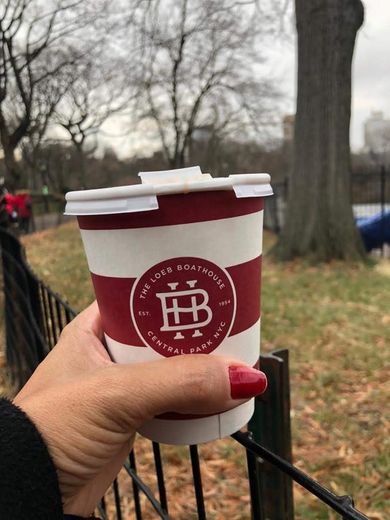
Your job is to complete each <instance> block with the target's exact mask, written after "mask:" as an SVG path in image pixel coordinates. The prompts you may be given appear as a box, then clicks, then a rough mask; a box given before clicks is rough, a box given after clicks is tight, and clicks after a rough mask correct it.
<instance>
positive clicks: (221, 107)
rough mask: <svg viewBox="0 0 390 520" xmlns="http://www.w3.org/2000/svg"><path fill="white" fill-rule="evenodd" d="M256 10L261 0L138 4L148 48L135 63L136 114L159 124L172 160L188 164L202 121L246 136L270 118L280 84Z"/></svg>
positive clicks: (136, 24)
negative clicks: (269, 69) (270, 70)
mask: <svg viewBox="0 0 390 520" xmlns="http://www.w3.org/2000/svg"><path fill="white" fill-rule="evenodd" d="M256 13H257V11H256V5H255V3H253V2H237V1H232V0H218V1H217V0H210V1H208V2H204V1H203V0H191V1H189V0H164V1H158V0H151V1H150V2H147V3H141V4H139V5H138V7H137V8H136V9H135V10H134V12H133V17H132V25H131V27H132V31H133V34H134V35H135V38H136V39H135V45H139V46H141V47H142V48H143V52H142V55H141V56H140V60H139V61H138V63H135V64H133V66H132V69H131V75H132V76H133V77H134V75H136V74H138V78H137V82H138V84H139V85H140V90H139V94H140V97H139V101H138V104H137V109H138V110H137V111H136V114H135V116H136V119H137V120H138V121H146V122H147V125H148V126H149V128H150V126H151V124H152V125H153V128H154V129H155V131H156V134H157V136H158V139H159V141H160V144H161V148H162V150H163V153H164V155H165V158H166V160H167V162H168V163H169V164H170V165H171V167H180V166H183V165H184V164H185V163H186V161H187V160H188V151H189V148H190V145H191V141H192V137H193V133H194V130H195V129H196V128H197V127H199V126H205V125H207V126H209V127H212V129H213V130H212V133H213V135H215V134H216V133H218V134H221V135H222V134H224V135H230V136H232V135H233V134H236V135H237V136H238V137H239V138H241V139H242V138H243V136H248V135H254V134H255V133H257V134H258V133H260V132H262V131H264V129H265V128H266V127H267V126H268V125H269V124H270V120H271V114H272V112H273V110H274V108H275V99H276V94H275V90H276V89H275V88H274V87H273V85H272V83H271V81H269V80H267V79H265V78H264V76H263V75H262V74H261V72H260V69H259V67H260V66H261V65H262V63H263V62H264V60H263V57H262V53H261V46H260V45H259V42H260V41H261V37H262V36H263V35H264V32H265V30H266V28H267V20H266V19H265V18H264V19H263V22H264V23H263V25H261V24H259V21H258V19H257V18H256ZM263 27H264V29H263Z"/></svg>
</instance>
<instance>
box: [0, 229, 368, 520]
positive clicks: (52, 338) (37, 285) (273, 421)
mask: <svg viewBox="0 0 390 520" xmlns="http://www.w3.org/2000/svg"><path fill="white" fill-rule="evenodd" d="M0 246H1V256H2V269H3V291H4V318H5V323H6V358H7V363H8V369H9V373H10V375H11V378H12V380H13V382H14V384H15V386H16V387H20V386H22V385H23V384H24V382H25V381H26V380H27V379H28V377H29V376H30V375H31V374H32V372H33V371H34V369H35V368H36V366H37V365H38V364H39V363H40V361H42V359H43V358H44V357H45V356H46V354H47V353H48V352H49V351H50V349H51V348H53V346H54V345H55V343H56V342H57V340H58V338H59V335H60V333H61V330H62V329H63V327H64V326H65V325H66V324H67V323H69V322H70V321H71V320H72V319H73V317H74V316H75V315H76V312H75V311H74V310H73V309H71V308H70V307H69V305H67V303H66V302H64V301H63V300H62V299H61V298H60V297H59V296H58V295H57V294H55V293H54V292H53V291H52V290H51V289H50V288H49V287H48V286H47V285H46V284H44V283H43V282H42V281H41V280H40V279H39V278H38V277H37V276H36V275H35V274H34V273H33V272H32V270H31V268H30V267H29V265H28V264H27V262H26V259H25V255H24V250H23V248H22V246H21V244H20V242H19V241H18V240H17V239H16V238H15V237H14V236H13V235H12V234H10V233H9V232H7V231H5V230H2V229H0ZM260 364H261V367H262V370H263V371H264V372H266V374H267V377H268V380H269V390H268V391H267V392H266V394H265V395H264V396H261V397H259V398H258V399H256V407H255V408H256V409H255V414H254V416H253V418H252V419H251V421H250V423H249V426H248V431H240V432H237V433H235V434H234V435H232V437H233V439H234V440H235V441H236V442H237V443H238V444H239V445H241V447H242V450H243V451H242V454H243V457H244V458H245V457H246V460H247V469H248V479H247V486H248V489H249V493H250V511H248V512H247V515H245V513H244V512H243V518H252V519H253V520H292V519H293V518H294V508H293V495H292V482H293V481H295V482H297V483H298V484H300V485H301V486H302V487H304V488H305V489H306V490H308V491H309V492H310V493H311V494H313V495H315V496H316V497H318V498H319V499H320V500H321V501H322V502H324V503H325V504H327V505H328V506H329V507H330V508H331V509H332V510H333V511H335V512H336V513H339V514H340V515H341V516H342V518H344V519H348V520H364V519H365V520H368V517H367V516H365V515H364V514H363V513H361V512H359V511H357V510H356V509H355V508H354V505H353V500H352V498H350V497H348V496H337V495H335V494H334V493H332V492H330V491H329V490H327V489H326V488H324V487H323V486H321V485H320V484H319V483H318V482H316V481H315V480H313V479H312V478H311V477H309V476H308V475H306V474H305V473H303V472H302V471H301V470H299V469H298V468H296V467H294V466H293V465H292V464H291V436H290V393H289V377H288V373H289V370H288V351H286V350H283V351H278V352H274V353H273V354H271V355H268V356H261V358H260ZM150 449H151V450H152V452H153V459H154V468H155V475H156V480H157V490H156V493H155V492H154V491H153V490H152V489H151V488H150V487H149V486H148V485H147V484H146V483H145V482H144V480H142V478H141V477H140V475H139V474H138V472H137V462H136V456H135V454H134V452H131V453H130V455H129V458H128V460H127V461H126V462H125V465H124V470H125V472H126V473H127V475H128V476H129V477H130V478H131V481H132V491H133V496H132V499H133V501H134V515H135V518H136V519H137V520H142V518H143V516H144V511H143V507H142V500H141V495H142V494H143V495H145V497H146V498H147V500H148V501H149V503H150V504H151V506H152V508H153V510H154V512H155V515H156V518H162V519H164V520H168V519H170V518H171V516H170V514H169V504H170V500H176V498H177V497H169V496H168V492H167V487H166V481H165V477H164V467H165V468H166V465H164V462H163V456H162V453H161V447H160V445H159V444H157V443H155V442H151V443H150ZM188 450H189V454H190V466H191V472H192V478H193V490H194V493H193V496H194V507H195V509H196V511H197V517H198V518H199V519H200V520H205V519H206V518H207V510H206V505H205V504H206V503H205V498H204V490H203V485H202V464H201V462H200V457H199V453H198V447H197V446H188ZM165 464H166V463H165ZM112 494H113V502H114V504H113V505H114V511H115V513H114V515H115V516H114V518H115V519H116V520H125V518H126V520H127V519H128V517H125V516H124V512H123V508H122V506H123V498H124V496H123V494H122V493H121V490H120V484H119V481H118V480H117V479H116V480H115V481H114V482H113V484H112ZM126 498H127V497H126ZM98 509H99V514H100V516H101V517H102V519H103V520H108V518H109V516H108V513H107V510H108V509H107V500H106V498H105V497H104V498H103V499H102V501H101V503H100V504H99V508H98Z"/></svg>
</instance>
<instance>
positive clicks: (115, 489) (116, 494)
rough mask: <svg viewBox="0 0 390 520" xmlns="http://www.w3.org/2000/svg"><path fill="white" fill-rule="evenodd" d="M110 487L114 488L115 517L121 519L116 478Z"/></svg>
mask: <svg viewBox="0 0 390 520" xmlns="http://www.w3.org/2000/svg"><path fill="white" fill-rule="evenodd" d="M112 487H113V490H114V498H115V507H116V518H117V520H122V510H121V498H120V494H119V486H118V479H115V480H114V482H113V484H112Z"/></svg>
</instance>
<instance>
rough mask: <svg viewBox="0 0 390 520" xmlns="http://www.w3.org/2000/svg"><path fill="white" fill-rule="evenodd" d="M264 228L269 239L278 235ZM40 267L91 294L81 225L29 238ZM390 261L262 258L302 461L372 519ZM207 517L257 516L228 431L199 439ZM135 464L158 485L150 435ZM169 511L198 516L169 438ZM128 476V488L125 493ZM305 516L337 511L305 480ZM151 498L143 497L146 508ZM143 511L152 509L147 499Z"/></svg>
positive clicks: (379, 512)
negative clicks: (286, 359)
mask: <svg viewBox="0 0 390 520" xmlns="http://www.w3.org/2000/svg"><path fill="white" fill-rule="evenodd" d="M272 240H273V239H272V237H270V236H268V235H266V244H268V245H269V244H270V243H271V242H272ZM24 242H25V245H26V247H27V252H28V258H29V261H30V263H31V264H32V265H33V267H34V269H35V270H36V271H37V273H38V274H39V275H40V276H41V277H42V278H43V279H44V280H45V281H46V282H48V283H49V285H51V287H52V288H53V289H54V290H56V291H58V292H59V293H60V294H61V295H63V296H64V297H65V298H66V299H67V300H68V301H69V302H70V304H71V305H72V306H74V307H75V308H77V309H81V308H83V307H84V306H85V305H86V304H87V303H88V302H89V301H91V299H92V298H93V293H92V288H91V284H90V280H89V275H88V269H87V265H86V261H85V259H84V254H83V251H82V245H81V241H80V238H79V234H78V231H77V228H76V226H75V224H74V223H71V224H67V225H64V226H61V227H60V228H58V229H56V230H49V231H45V232H42V233H38V234H35V235H33V236H28V237H25V239H24ZM389 266H390V264H389V262H388V261H387V262H386V261H382V262H380V263H378V264H376V265H375V266H373V267H367V266H360V265H346V264H344V263H334V264H330V265H324V266H316V267H314V266H311V265H308V264H306V263H304V262H298V261H297V262H292V263H289V264H277V263H275V262H273V261H272V260H270V259H269V258H265V260H264V267H263V297H262V302H263V303H262V307H263V308H262V312H263V321H262V327H263V329H262V349H263V351H271V350H273V349H276V348H279V347H288V348H289V349H290V357H291V388H292V425H293V451H294V460H295V464H297V465H298V466H299V467H300V468H302V469H303V470H304V471H307V472H309V473H310V474H311V475H312V476H314V477H315V478H317V479H318V480H320V481H321V483H323V484H325V485H326V486H328V487H329V488H331V489H333V490H334V491H335V492H336V493H338V494H351V495H352V496H353V497H354V498H355V502H356V505H357V507H358V508H359V509H361V510H363V511H365V512H366V513H368V514H369V516H370V518H372V519H375V520H384V519H385V518H386V515H387V514H388V507H389V500H390V489H389V487H388V482H389V481H388V475H389V474H390V449H389V444H390V416H389V405H388V401H389V389H390V388H389V365H390V363H389V361H390V353H389V346H390V276H389V275H390V267H389ZM201 452H202V456H203V459H204V460H205V461H207V463H205V464H203V467H202V476H203V480H204V489H205V493H206V505H207V510H208V512H209V514H208V518H211V519H225V518H227V517H229V518H231V519H232V520H233V519H237V520H238V519H249V507H248V501H249V496H248V487H247V482H246V478H245V477H246V469H245V456H244V452H243V450H242V449H241V448H240V447H239V446H236V444H234V443H233V442H232V441H231V440H230V439H226V440H223V441H220V442H218V443H211V444H206V445H204V446H202V447H201ZM137 454H138V465H139V472H140V474H141V475H142V477H143V478H145V480H146V481H147V482H148V483H149V484H150V485H151V487H152V488H153V489H155V488H156V485H155V482H154V476H153V475H154V470H153V467H152V464H153V462H152V455H151V452H150V449H149V443H148V442H147V441H145V440H143V439H139V440H138V443H137ZM164 457H165V459H166V460H167V461H169V462H170V464H168V465H167V469H166V476H167V481H168V490H169V493H168V496H170V497H171V498H172V497H173V498H174V500H172V501H171V502H170V508H171V513H172V517H173V518H175V519H183V520H184V519H191V518H196V515H195V507H194V503H195V502H194V497H193V492H192V489H191V475H190V470H189V466H188V465H187V464H186V462H187V460H188V454H187V452H186V451H185V450H184V448H172V447H166V448H164ZM128 480H129V479H128V478H121V486H122V487H123V490H124V492H125V494H126V495H127V494H128V497H129V498H128V500H127V505H126V508H127V511H128V512H129V516H125V518H132V517H133V516H132V515H131V514H130V512H131V510H132V502H131V491H130V486H129V483H128ZM295 498H296V518H297V519H313V520H320V519H333V518H336V517H335V516H334V515H333V514H332V513H331V512H330V511H329V510H328V509H327V508H326V507H325V506H323V505H321V504H319V503H318V501H317V500H316V499H314V498H312V497H310V496H307V494H306V493H303V492H302V490H301V489H300V488H298V487H297V488H296V489H295ZM145 507H146V506H145ZM145 510H146V515H145V518H146V519H148V518H150V519H152V518H153V519H154V518H156V515H155V514H154V513H153V512H152V511H151V510H150V508H148V507H146V509H145Z"/></svg>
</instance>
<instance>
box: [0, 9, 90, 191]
mask: <svg viewBox="0 0 390 520" xmlns="http://www.w3.org/2000/svg"><path fill="white" fill-rule="evenodd" d="M99 5H100V4H99ZM94 9H96V12H97V7H96V6H94ZM90 15H91V11H90V8H89V6H88V2H87V1H86V0H2V1H1V2H0V38H1V44H2V45H1V51H0V140H1V144H2V148H3V153H4V159H5V165H6V170H7V177H8V181H9V182H11V183H13V184H17V182H18V179H19V178H20V171H19V168H18V164H17V161H16V158H15V150H16V148H17V147H18V146H19V145H20V143H21V141H22V139H23V138H24V137H25V136H26V135H28V133H29V132H30V131H31V128H32V124H33V123H34V121H35V122H36V121H37V120H38V119H40V115H42V113H45V114H46V115H47V114H49V113H51V112H52V107H53V102H54V100H55V99H57V101H59V99H60V98H61V95H62V94H63V89H62V87H59V85H58V82H59V81H62V80H63V79H64V76H63V75H61V72H63V71H64V70H65V69H66V68H67V67H68V68H69V67H71V66H72V65H74V63H75V59H77V58H78V57H79V56H81V55H82V54H83V53H84V52H85V46H84V42H85V38H84V39H80V40H78V41H76V39H75V35H76V34H77V31H81V30H85V29H86V26H87V24H88V23H89V22H90V21H91V16H90ZM59 78H62V79H59ZM53 91H56V94H55V95H54V97H53V96H52V94H53ZM61 92H62V94H60V93H61ZM46 95H47V96H48V97H49V98H50V99H49V107H45V108H44V109H43V100H44V98H45V96H46ZM50 106H51V108H50ZM45 124H46V123H44V124H43V127H45ZM41 126H42V125H41Z"/></svg>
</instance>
